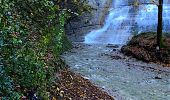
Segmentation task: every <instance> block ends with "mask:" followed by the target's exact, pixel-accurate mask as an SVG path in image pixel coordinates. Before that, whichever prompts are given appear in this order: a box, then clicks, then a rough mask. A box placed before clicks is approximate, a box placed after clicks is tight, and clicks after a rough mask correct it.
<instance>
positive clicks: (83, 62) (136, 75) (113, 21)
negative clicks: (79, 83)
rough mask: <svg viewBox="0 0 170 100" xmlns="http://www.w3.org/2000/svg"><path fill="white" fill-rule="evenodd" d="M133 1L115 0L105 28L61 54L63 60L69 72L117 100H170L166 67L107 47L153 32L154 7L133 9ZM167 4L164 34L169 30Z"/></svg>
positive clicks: (155, 20)
mask: <svg viewBox="0 0 170 100" xmlns="http://www.w3.org/2000/svg"><path fill="white" fill-rule="evenodd" d="M127 1H128V2H127ZM130 1H131V2H130ZM133 1H134V0H114V1H113V5H112V8H111V9H110V12H109V14H108V17H107V18H106V21H105V24H104V26H103V27H102V28H101V29H97V30H94V31H92V32H90V33H89V34H87V35H86V36H85V43H75V48H73V49H72V50H71V51H70V52H66V53H64V54H63V55H62V59H63V60H65V62H66V64H68V65H69V66H70V69H71V70H72V71H74V72H76V73H80V74H82V75H83V76H84V78H87V79H89V80H90V81H91V82H92V83H94V84H95V85H97V86H99V87H101V88H102V89H104V90H105V91H107V92H108V93H109V94H110V95H112V96H114V98H115V99H116V100H170V69H169V68H166V67H165V68H163V67H162V66H161V65H158V64H153V63H145V62H142V61H138V60H136V59H133V58H130V57H126V56H124V55H123V54H122V53H121V52H120V48H115V47H116V46H110V45H112V44H120V45H122V44H125V43H126V42H127V40H128V38H129V37H130V36H131V35H133V34H134V33H136V34H138V33H140V32H146V31H156V27H157V12H158V11H157V6H155V5H151V4H147V5H145V4H146V3H145V4H140V5H138V6H136V7H134V6H132V4H133ZM141 1H143V0H140V2H141ZM147 1H150V0H147ZM164 1H166V0H164ZM167 2H168V1H166V2H165V4H164V16H163V19H164V32H169V31H170V5H168V4H167ZM143 3H144V2H143ZM169 4H170V2H169ZM89 43H90V44H89Z"/></svg>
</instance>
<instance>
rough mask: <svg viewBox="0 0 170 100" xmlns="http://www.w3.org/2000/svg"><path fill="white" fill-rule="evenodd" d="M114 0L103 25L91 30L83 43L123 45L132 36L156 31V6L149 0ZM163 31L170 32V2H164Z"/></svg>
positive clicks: (166, 0)
mask: <svg viewBox="0 0 170 100" xmlns="http://www.w3.org/2000/svg"><path fill="white" fill-rule="evenodd" d="M134 1H135V0H114V1H113V4H112V7H111V9H110V11H109V14H108V16H107V18H106V21H105V24H104V26H103V27H102V28H101V29H97V30H93V31H91V32H90V33H88V34H87V35H86V36H85V41H84V42H85V43H98V44H108V43H111V44H125V43H126V42H127V40H128V39H129V38H130V37H131V36H132V35H133V34H138V33H141V32H148V31H156V29H157V13H158V9H157V6H156V5H153V4H148V3H149V2H144V1H150V0H139V3H138V4H137V6H134ZM163 31H164V32H170V0H164V7H163Z"/></svg>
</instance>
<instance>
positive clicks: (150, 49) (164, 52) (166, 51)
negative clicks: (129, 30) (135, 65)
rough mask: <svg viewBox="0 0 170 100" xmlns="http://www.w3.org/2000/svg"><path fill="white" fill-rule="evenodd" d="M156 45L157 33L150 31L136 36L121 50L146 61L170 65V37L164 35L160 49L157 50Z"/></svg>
mask: <svg viewBox="0 0 170 100" xmlns="http://www.w3.org/2000/svg"><path fill="white" fill-rule="evenodd" d="M156 46H157V43H156V33H152V32H148V33H142V34H139V35H137V36H134V37H133V38H132V39H131V40H130V41H129V43H128V44H127V45H125V46H123V47H122V49H121V51H122V52H123V53H124V54H126V55H128V56H133V57H135V58H137V59H140V60H143V61H146V62H155V63H161V64H163V65H166V66H170V37H168V36H164V37H163V46H162V48H161V49H160V50H156Z"/></svg>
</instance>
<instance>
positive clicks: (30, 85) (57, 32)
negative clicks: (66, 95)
mask: <svg viewBox="0 0 170 100" xmlns="http://www.w3.org/2000/svg"><path fill="white" fill-rule="evenodd" d="M0 5H1V6H0V35H1V36H0V52H1V56H0V57H1V59H2V65H3V69H1V70H0V73H1V74H0V80H2V84H0V85H1V87H5V88H1V89H0V96H1V97H3V96H6V97H13V96H11V95H13V94H15V95H14V96H17V97H18V96H19V94H18V93H17V92H15V90H14V87H13V83H15V84H17V85H19V86H20V88H22V89H24V90H25V89H26V90H28V91H29V90H35V91H36V92H37V93H38V95H39V96H42V97H43V98H47V94H46V92H47V86H49V85H51V84H52V82H53V79H54V78H53V76H54V75H53V74H54V69H58V68H56V67H55V65H56V63H57V62H56V61H59V60H58V59H59V58H58V55H59V54H60V53H62V52H63V51H65V50H67V49H69V48H70V47H71V44H70V43H69V41H68V40H67V37H66V35H65V32H64V25H65V24H66V23H67V21H68V19H69V18H70V17H72V16H73V15H74V16H77V15H79V14H81V13H82V12H84V11H89V6H87V5H86V4H85V0H84V1H83V0H81V1H80V0H73V1H70V0H66V1H61V0H57V1H54V0H39V1H38V0H24V1H23V0H0ZM75 11H76V12H75ZM58 63H59V62H58ZM18 92H23V91H18ZM16 94H17V95H16Z"/></svg>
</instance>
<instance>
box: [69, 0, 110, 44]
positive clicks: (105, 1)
mask: <svg viewBox="0 0 170 100" xmlns="http://www.w3.org/2000/svg"><path fill="white" fill-rule="evenodd" d="M88 3H89V5H90V6H92V8H94V9H93V10H92V11H91V13H85V14H83V15H82V16H80V17H78V18H74V19H73V20H71V22H70V23H68V24H67V25H66V33H67V35H68V37H69V39H70V40H71V41H74V42H83V41H84V36H85V35H86V34H87V33H88V32H90V31H91V30H93V29H97V28H100V27H101V26H102V25H103V23H104V19H105V17H106V15H107V12H108V9H109V8H110V6H111V4H112V0H88Z"/></svg>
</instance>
